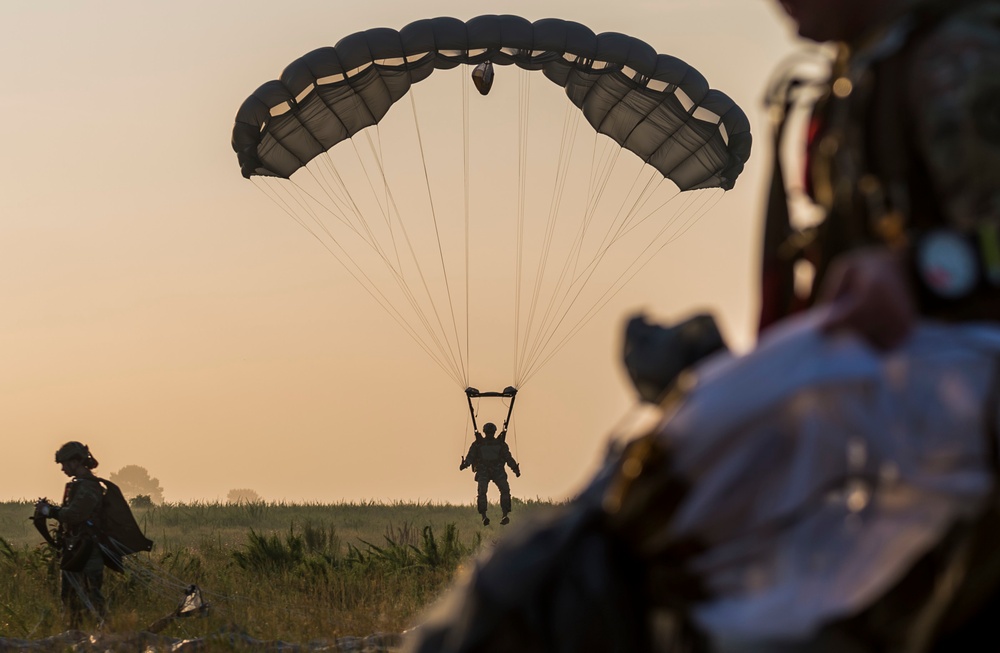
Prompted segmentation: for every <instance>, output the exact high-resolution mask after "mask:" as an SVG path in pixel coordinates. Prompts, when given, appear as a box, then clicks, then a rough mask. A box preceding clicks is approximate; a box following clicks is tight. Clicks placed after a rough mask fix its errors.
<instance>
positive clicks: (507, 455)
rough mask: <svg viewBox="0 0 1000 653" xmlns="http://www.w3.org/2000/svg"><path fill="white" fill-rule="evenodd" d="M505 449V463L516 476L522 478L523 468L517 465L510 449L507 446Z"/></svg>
mask: <svg viewBox="0 0 1000 653" xmlns="http://www.w3.org/2000/svg"><path fill="white" fill-rule="evenodd" d="M504 449H505V451H504V462H505V463H507V466H508V467H510V469H511V471H512V472H514V476H517V477H518V478H520V476H521V466H520V465H518V464H517V461H516V460H514V456H512V455H511V453H510V448H509V447H507V445H504Z"/></svg>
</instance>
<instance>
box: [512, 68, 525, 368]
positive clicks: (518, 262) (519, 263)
mask: <svg viewBox="0 0 1000 653" xmlns="http://www.w3.org/2000/svg"><path fill="white" fill-rule="evenodd" d="M518 71H519V76H518V82H519V84H518V112H517V130H518V139H517V154H518V157H517V246H516V248H515V254H514V279H515V282H514V369H513V378H514V383H515V384H516V385H518V386H519V387H520V383H518V381H517V361H518V359H519V356H520V350H521V290H522V286H523V283H524V218H525V215H524V202H525V192H524V189H525V185H526V179H525V177H526V174H527V149H528V145H527V132H528V130H527V107H526V105H527V100H526V99H525V94H526V91H525V80H524V78H525V77H526V75H525V74H524V71H521V69H520V68H519V69H518ZM525 333H527V332H525ZM525 337H526V336H525Z"/></svg>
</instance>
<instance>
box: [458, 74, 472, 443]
mask: <svg viewBox="0 0 1000 653" xmlns="http://www.w3.org/2000/svg"><path fill="white" fill-rule="evenodd" d="M468 70H469V66H468V64H466V65H465V72H468ZM461 77H462V160H463V168H462V176H463V181H464V182H465V183H464V192H465V198H464V199H465V205H464V208H465V355H466V360H467V362H466V368H465V372H466V374H465V384H466V387H468V384H469V377H470V376H471V374H472V347H471V346H470V344H471V343H470V341H469V332H470V325H469V306H470V304H469V300H470V294H469V244H470V242H469V239H470V233H469V227H470V219H469V210H470V209H469V206H470V201H471V192H470V187H469V184H470V182H469V178H470V176H471V169H472V166H471V165H470V162H469V125H470V122H471V118H470V116H469V93H470V92H471V90H470V89H469V75H465V74H463V75H462V76H461ZM466 426H468V425H466Z"/></svg>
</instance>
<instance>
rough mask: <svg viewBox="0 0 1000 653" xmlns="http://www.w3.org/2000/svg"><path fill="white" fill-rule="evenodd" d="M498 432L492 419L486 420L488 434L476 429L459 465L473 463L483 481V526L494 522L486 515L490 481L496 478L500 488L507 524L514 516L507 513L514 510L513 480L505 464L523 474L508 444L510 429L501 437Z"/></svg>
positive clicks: (480, 508) (479, 500)
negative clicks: (474, 437)
mask: <svg viewBox="0 0 1000 653" xmlns="http://www.w3.org/2000/svg"><path fill="white" fill-rule="evenodd" d="M496 432H497V427H496V425H495V424H493V423H492V422H486V423H485V424H483V433H485V434H486V435H485V437H484V436H483V435H481V434H479V433H478V432H477V433H476V439H475V440H474V441H473V443H472V445H471V446H470V447H469V453H468V454H467V455H466V456H465V458H462V464H461V465H459V467H458V469H459V471H461V470H463V469H465V468H466V467H472V471H473V472H475V474H476V483H478V484H479V490H478V493H477V494H476V509H477V510H478V511H479V514H480V515H482V517H483V526H489V525H490V518H489V517H487V516H486V506H487V503H486V491H487V490H488V489H489V486H490V481H493V483H494V484H495V485H496V486H497V489H498V490H500V510H502V511H503V518H502V519H501V520H500V523H501V524H504V525H507V524H509V523H510V517H508V516H507V515H508V514H509V513H510V483H508V482H507V470H506V469H505V467H510V469H511V471H513V472H514V476H518V477H520V476H521V468H520V467H519V466H518V464H517V461H516V460H514V456H512V455H511V454H510V447H508V446H507V441H506V437H505V436H506V434H507V432H506V431H504V432H503V433H501V434H500V437H499V438H498V437H496Z"/></svg>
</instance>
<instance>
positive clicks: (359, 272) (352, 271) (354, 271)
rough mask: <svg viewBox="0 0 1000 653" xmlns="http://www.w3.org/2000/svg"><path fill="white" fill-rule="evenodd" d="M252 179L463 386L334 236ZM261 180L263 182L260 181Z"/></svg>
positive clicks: (261, 183) (458, 376) (256, 178)
mask: <svg viewBox="0 0 1000 653" xmlns="http://www.w3.org/2000/svg"><path fill="white" fill-rule="evenodd" d="M251 179H252V180H253V182H254V186H256V187H257V188H258V189H259V190H260V191H261V192H262V193H263V194H264V195H265V196H266V197H268V199H270V200H271V201H272V202H274V203H275V204H276V205H277V206H278V208H280V209H281V210H283V211H284V212H285V213H286V214H287V215H288V216H289V217H290V218H291V219H292V220H294V221H295V222H296V223H298V224H299V226H301V227H302V228H303V229H305V231H306V232H307V233H309V235H311V236H312V237H313V238H315V239H316V241H317V242H318V243H319V244H320V245H321V246H322V247H323V248H324V249H326V251H327V252H329V253H330V255H331V256H333V258H334V259H335V260H336V261H337V262H338V263H340V265H341V266H343V268H344V270H346V271H347V273H348V274H349V275H351V277H353V278H354V280H355V281H357V282H358V285H360V286H361V287H362V288H364V289H365V291H366V292H367V293H368V294H369V295H370V296H371V297H372V299H374V300H375V302H376V303H377V304H378V305H379V306H381V307H382V309H383V310H384V311H385V312H386V313H388V314H389V316H390V317H391V318H392V319H393V320H394V321H395V322H396V323H397V324H398V325H399V326H400V327H401V328H402V329H403V331H405V332H406V334H407V335H408V336H410V338H412V339H413V341H414V342H416V343H417V345H419V346H420V348H421V349H423V350H424V352H426V353H427V355H428V356H430V358H431V360H433V361H434V362H435V363H436V364H437V365H438V367H440V368H441V369H442V370H444V372H445V373H446V374H448V376H450V377H451V378H453V379H454V380H455V382H456V383H458V384H459V385H460V386H461V385H462V377H461V375H457V374H456V373H455V369H454V366H448V365H446V364H445V362H444V361H443V360H442V359H441V358H440V357H439V356H438V355H437V354H435V353H434V352H433V351H432V350H431V349H430V348H429V347H428V346H427V345H426V343H425V342H424V341H423V340H422V339H421V338H420V337H419V335H418V334H417V333H416V332H415V331H414V329H413V328H412V326H411V325H410V324H409V323H408V322H407V320H406V318H404V317H403V316H402V314H400V313H399V311H398V310H397V309H396V308H394V307H393V305H392V302H390V301H389V299H388V298H387V297H386V296H385V294H384V293H382V291H380V290H379V289H378V286H377V284H375V283H374V282H373V281H372V280H371V278H370V277H369V276H368V275H367V274H366V273H365V272H364V270H363V268H362V267H361V266H360V265H358V263H357V261H355V260H354V258H353V257H352V256H351V255H350V254H349V253H348V252H347V250H345V249H344V247H343V245H341V244H340V242H339V241H338V240H337V239H336V238H335V237H333V235H332V234H329V232H327V234H328V235H329V236H330V240H329V241H327V240H325V239H324V238H322V237H321V236H320V235H319V234H317V233H316V232H315V231H314V230H313V229H312V228H310V226H309V225H308V224H306V223H305V222H304V221H303V220H302V219H301V218H300V217H299V216H298V215H296V213H295V212H294V211H293V210H292V209H291V208H290V205H289V204H288V202H287V200H283V199H281V197H280V195H279V194H278V193H277V192H276V189H274V188H267V184H268V182H265V181H263V180H264V179H266V178H265V177H258V176H254V177H252V178H251ZM258 180H261V181H260V182H258ZM282 190H283V191H284V192H285V193H286V194H288V195H289V196H290V197H291V193H290V192H289V191H288V189H285V188H283V189H282ZM331 242H332V243H333V244H334V245H336V246H337V249H339V250H340V252H341V253H340V254H338V253H337V251H335V250H334V249H333V248H332V247H331V246H330V243H331ZM345 259H346V261H349V262H350V265H348V263H347V262H346V261H345ZM352 266H353V267H352Z"/></svg>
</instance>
